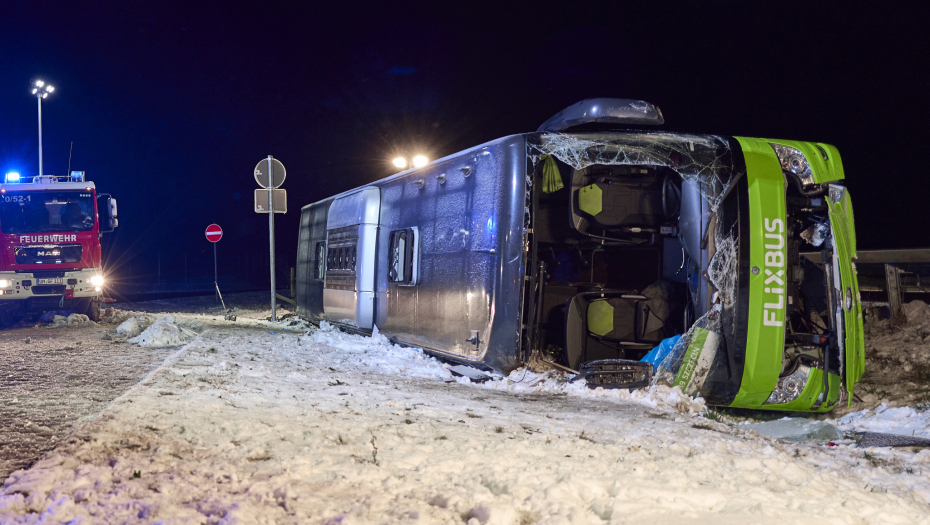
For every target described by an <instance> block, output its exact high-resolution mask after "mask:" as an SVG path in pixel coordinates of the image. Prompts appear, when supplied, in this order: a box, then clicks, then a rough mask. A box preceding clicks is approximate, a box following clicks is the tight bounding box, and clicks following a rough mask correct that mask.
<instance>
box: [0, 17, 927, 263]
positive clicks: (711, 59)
mask: <svg viewBox="0 0 930 525" xmlns="http://www.w3.org/2000/svg"><path fill="white" fill-rule="evenodd" d="M263 5H264V4H257V3H255V4H251V3H235V4H232V5H227V4H225V3H224V4H216V5H215V6H213V7H207V6H204V5H202V4H197V5H193V6H186V7H179V6H177V5H171V4H169V3H165V2H150V1H135V2H131V3H127V2H120V3H112V4H110V5H109V6H108V7H100V6H99V5H97V6H95V7H93V8H88V7H84V6H76V5H74V3H73V2H48V3H43V4H42V9H41V10H38V9H36V8H35V7H34V6H30V5H23V6H16V7H12V8H10V7H7V8H6V10H5V11H6V13H5V16H4V17H3V18H2V19H0V42H2V44H0V46H2V47H0V49H2V56H3V57H4V64H5V72H6V77H5V79H6V81H5V82H4V83H3V85H2V86H0V94H2V98H0V115H2V117H3V118H2V122H3V126H2V128H0V138H2V142H0V169H2V170H4V171H3V172H4V173H6V172H8V171H19V172H20V173H22V174H23V175H30V174H34V173H36V172H37V170H38V138H37V122H36V101H35V98H34V97H32V96H31V95H30V93H29V86H30V82H31V81H32V80H34V79H37V78H42V79H43V80H46V81H47V82H50V83H52V84H54V85H55V86H56V88H57V89H56V91H55V93H54V94H53V95H52V96H50V97H49V98H48V99H47V100H46V101H45V102H44V103H43V133H44V137H43V146H44V165H45V172H46V173H55V174H64V173H65V172H66V170H67V167H68V154H69V147H70V144H71V142H72V141H73V142H74V151H73V158H72V161H71V169H73V170H84V171H86V173H87V177H88V179H89V180H93V181H94V182H95V183H96V186H97V189H98V191H99V192H105V193H111V194H112V195H114V196H115V197H116V198H117V199H118V201H119V207H120V227H119V229H118V230H117V232H116V233H114V234H110V235H109V236H105V237H104V243H105V246H106V249H108V250H109V251H110V253H111V257H112V258H113V262H115V261H116V260H128V259H129V258H132V257H136V259H137V260H138V261H139V262H138V263H136V262H134V263H133V264H143V262H145V261H148V263H149V264H151V261H152V258H153V257H154V256H155V255H156V254H157V253H162V254H163V257H169V255H170V256H175V257H176V256H178V255H179V254H180V253H181V252H184V253H200V252H205V253H209V251H212V247H211V246H210V245H209V243H208V242H207V241H206V239H205V238H204V234H203V232H204V228H205V227H206V226H207V225H208V224H210V223H218V224H220V225H221V226H222V227H223V229H224V238H223V240H222V241H221V242H220V245H219V251H220V253H221V254H225V257H227V260H228V258H229V257H231V256H234V255H236V254H247V253H267V251H268V250H267V245H268V234H267V217H266V216H265V215H258V214H256V213H254V212H253V209H252V206H253V203H252V192H253V190H254V189H255V188H256V185H255V182H254V179H253V177H252V169H253V167H254V166H255V164H256V163H257V162H258V161H259V160H261V159H262V158H264V157H266V156H267V155H269V154H271V155H274V156H275V157H276V158H278V159H280V160H281V161H282V162H283V163H284V165H285V166H286V167H287V170H288V177H287V181H286V182H285V183H284V186H283V188H284V189H286V190H287V192H288V208H289V212H288V213H287V214H286V215H283V216H280V215H279V216H278V218H277V220H276V233H277V235H276V237H277V245H278V256H279V257H285V254H287V257H290V256H292V255H293V254H294V253H296V239H297V224H298V216H299V213H298V212H299V209H300V207H301V206H303V205H306V204H309V203H311V202H314V201H317V200H319V199H322V198H325V197H327V196H329V195H332V194H335V193H339V192H341V191H345V190H347V189H350V188H352V187H355V186H359V185H362V184H365V183H367V182H370V181H373V180H377V179H379V178H382V177H385V176H387V175H390V174H391V173H393V172H394V171H395V170H394V169H393V168H392V166H391V164H390V161H391V159H392V158H393V157H394V156H395V155H396V154H399V153H405V154H408V155H413V154H414V153H417V152H423V153H425V154H426V155H428V156H429V158H430V159H436V158H439V157H442V156H445V155H449V154H451V153H454V152H455V151H459V150H462V149H465V148H469V147H472V146H476V145H478V144H481V143H483V142H486V141H489V140H493V139H495V138H498V137H501V136H505V135H509V134H513V133H520V132H527V131H534V130H535V129H536V128H537V127H538V126H539V124H541V123H542V122H543V121H545V120H546V119H547V118H549V117H550V116H552V115H553V114H554V113H556V112H557V111H559V110H561V109H562V108H564V107H566V106H568V105H570V104H572V103H574V102H577V101H578V100H581V99H584V98H590V97H617V98H635V99H643V100H648V101H650V102H653V103H655V104H657V105H658V106H659V107H661V108H662V111H663V113H664V115H665V117H666V124H665V126H664V127H663V128H664V129H667V130H672V131H687V132H696V133H714V134H722V135H745V136H752V137H776V138H786V139H797V140H814V141H822V142H827V143H831V144H834V145H836V146H837V147H838V148H839V150H840V153H841V155H842V157H843V161H844V165H845V169H846V184H847V186H848V188H849V190H850V192H851V195H852V197H853V202H854V204H855V206H856V217H857V224H856V226H857V233H858V239H859V242H858V245H859V248H860V249H886V248H907V247H927V245H928V244H930V243H928V242H927V241H926V240H925V236H924V235H923V233H922V232H921V228H919V227H917V228H915V227H914V226H913V225H912V224H910V223H912V222H913V221H909V222H908V223H906V225H904V224H902V220H901V219H917V220H919V219H920V218H921V217H922V216H923V215H922V212H923V207H924V206H923V202H924V201H925V200H926V198H927V197H926V196H927V195H928V191H930V178H928V177H923V176H921V175H922V173H921V172H922V168H923V163H924V160H923V158H922V153H923V148H922V144H921V142H922V140H923V136H922V133H921V128H922V124H923V121H924V119H923V118H922V117H924V116H927V115H928V108H927V102H926V101H925V100H924V99H923V98H922V97H921V96H920V94H921V93H922V92H924V91H925V90H926V85H927V82H926V81H927V77H928V71H927V67H926V57H927V56H928V51H930V46H928V38H930V37H928V36H927V35H926V32H925V31H922V30H921V29H922V28H921V27H919V26H920V24H921V20H922V17H921V16H920V15H919V13H917V12H908V11H906V10H900V9H898V10H890V9H881V8H879V7H877V6H874V5H863V6H857V7H855V8H850V7H846V6H845V5H844V6H843V7H844V9H839V8H835V7H834V6H832V5H821V6H811V5H809V4H808V3H764V4H752V5H745V4H737V3H735V2H712V3H710V4H709V5H703V4H702V5H698V4H692V3H684V2H682V3H677V2H672V3H662V4H659V5H656V4H654V3H650V4H649V6H648V7H647V6H642V5H614V6H607V7H605V6H602V5H601V6H597V7H596V8H595V7H594V6H595V5H596V4H590V5H587V4H578V5H572V6H567V5H565V4H562V3H553V4H549V5H546V4H542V3H535V4H531V5H532V7H527V8H519V9H518V8H510V11H509V12H508V11H507V10H506V9H504V8H501V7H499V6H498V7H496V8H495V9H479V8H472V9H469V10H464V9H463V10H459V11H452V10H445V11H444V10H442V9H443V8H439V9H434V10H423V9H421V8H412V7H411V8H405V7H403V6H397V5H394V6H391V7H390V8H389V10H387V11H384V12H375V11H369V10H365V9H362V8H361V7H356V8H352V7H348V8H346V9H343V10H339V9H329V8H319V7H316V6H314V7H312V8H311V7H306V6H305V7H301V8H289V7H286V6H287V5H288V4H286V3H279V4H273V5H272V6H271V7H260V6H263ZM222 257H223V255H221V258H222ZM140 258H141V259H140ZM290 264H293V262H291V263H290Z"/></svg>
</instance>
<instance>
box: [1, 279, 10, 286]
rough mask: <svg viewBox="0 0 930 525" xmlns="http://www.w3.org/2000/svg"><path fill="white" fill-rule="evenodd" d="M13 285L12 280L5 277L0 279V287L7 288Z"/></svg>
mask: <svg viewBox="0 0 930 525" xmlns="http://www.w3.org/2000/svg"><path fill="white" fill-rule="evenodd" d="M12 285H13V281H8V280H6V279H0V288H7V287H9V286H12Z"/></svg>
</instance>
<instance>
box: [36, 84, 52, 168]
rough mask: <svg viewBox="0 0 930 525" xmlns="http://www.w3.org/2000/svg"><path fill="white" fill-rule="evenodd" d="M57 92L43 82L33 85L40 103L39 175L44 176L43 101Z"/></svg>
mask: <svg viewBox="0 0 930 525" xmlns="http://www.w3.org/2000/svg"><path fill="white" fill-rule="evenodd" d="M53 91H55V86H52V85H51V84H46V83H45V82H44V81H42V80H36V81H35V83H34V84H33V85H32V94H33V95H35V96H36V100H38V101H39V175H40V176H41V175H44V173H43V172H42V99H43V98H45V97H47V96H48V94H49V93H51V92H53Z"/></svg>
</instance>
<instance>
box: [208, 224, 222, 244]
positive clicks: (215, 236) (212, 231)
mask: <svg viewBox="0 0 930 525" xmlns="http://www.w3.org/2000/svg"><path fill="white" fill-rule="evenodd" d="M206 234H207V240H208V241H210V242H218V241H219V240H220V239H222V238H223V228H220V225H219V224H211V225H209V226H207V232H206Z"/></svg>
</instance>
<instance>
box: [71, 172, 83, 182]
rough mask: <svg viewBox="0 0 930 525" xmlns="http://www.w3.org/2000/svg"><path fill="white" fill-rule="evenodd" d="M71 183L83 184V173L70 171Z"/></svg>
mask: <svg viewBox="0 0 930 525" xmlns="http://www.w3.org/2000/svg"><path fill="white" fill-rule="evenodd" d="M71 182H84V172H83V171H72V172H71Z"/></svg>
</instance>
